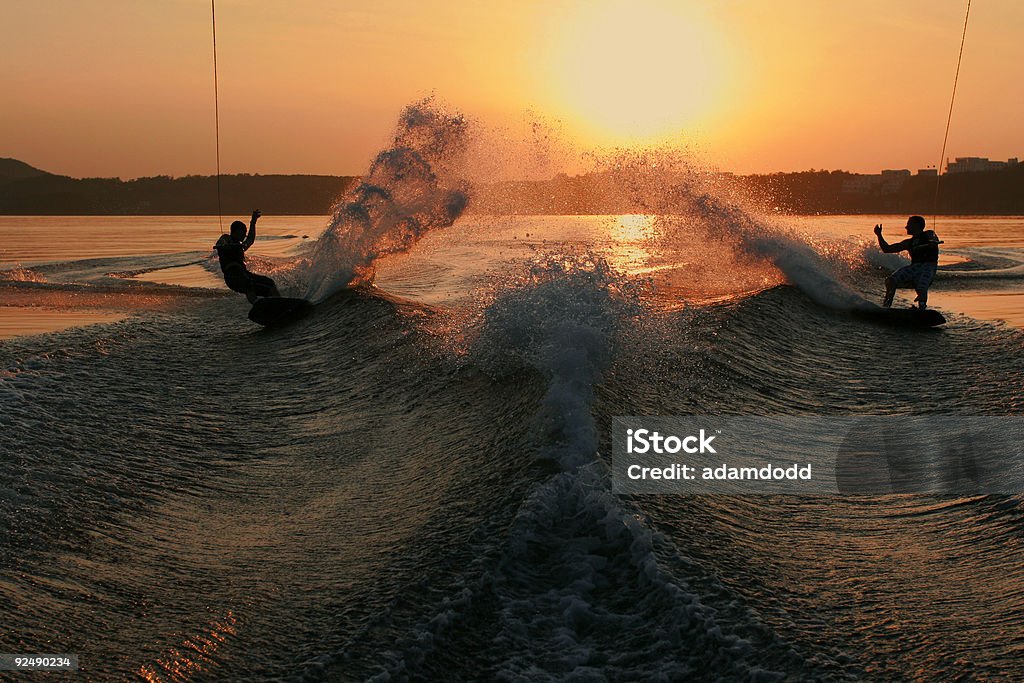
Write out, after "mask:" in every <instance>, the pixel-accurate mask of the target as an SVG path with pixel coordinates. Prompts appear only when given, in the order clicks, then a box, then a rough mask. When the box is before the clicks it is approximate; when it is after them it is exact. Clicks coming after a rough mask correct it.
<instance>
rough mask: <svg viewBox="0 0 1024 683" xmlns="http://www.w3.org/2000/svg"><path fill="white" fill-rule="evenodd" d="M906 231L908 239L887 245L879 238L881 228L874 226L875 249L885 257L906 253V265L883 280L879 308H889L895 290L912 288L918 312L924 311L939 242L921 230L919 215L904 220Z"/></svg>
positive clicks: (935, 236)
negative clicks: (876, 241) (883, 284)
mask: <svg viewBox="0 0 1024 683" xmlns="http://www.w3.org/2000/svg"><path fill="white" fill-rule="evenodd" d="M906 229H907V234H908V235H910V239H905V240H903V241H902V242H897V243H895V244H889V243H888V242H886V241H885V238H884V237H882V226H881V225H876V226H875V235H876V236H877V237H878V246H879V247H880V248H881V249H882V251H884V252H885V253H886V254H895V253H898V252H901V251H908V252H910V265H909V266H903V267H902V268H900V269H899V270H897V271H896V272H894V273H893V274H892V275H890V276H889V277H887V278H886V279H885V299H884V300H883V301H882V305H883V306H885V307H886V308H889V307H890V306H892V300H893V297H894V296H896V288H897V287H913V288H914V291H916V292H917V299H915V301H917V305H918V306H919V307H920V308H921V309H924V308H927V306H928V288H929V287H930V286H931V284H932V280H933V279H934V278H935V270H936V269H937V268H938V264H939V245H940V244H942V242H941V241H940V240H939V237H938V235H936V234H935V231H933V230H925V229H924V218H922V217H921V216H911V217H910V218H908V219H907V228H906Z"/></svg>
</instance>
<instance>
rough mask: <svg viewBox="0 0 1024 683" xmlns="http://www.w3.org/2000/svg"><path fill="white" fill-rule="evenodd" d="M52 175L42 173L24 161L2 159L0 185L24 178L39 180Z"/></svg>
mask: <svg viewBox="0 0 1024 683" xmlns="http://www.w3.org/2000/svg"><path fill="white" fill-rule="evenodd" d="M52 175H53V174H52V173H47V172H46V171H40V170H39V169H38V168H36V167H35V166H29V165H28V164H26V163H25V162H24V161H18V160H17V159H4V158H0V183H2V182H6V181H9V180H22V179H24V178H39V177H41V176H52Z"/></svg>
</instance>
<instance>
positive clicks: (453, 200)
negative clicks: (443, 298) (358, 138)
mask: <svg viewBox="0 0 1024 683" xmlns="http://www.w3.org/2000/svg"><path fill="white" fill-rule="evenodd" d="M465 135H466V122H465V120H464V119H463V118H462V117H461V116H456V115H451V114H448V113H445V112H444V111H442V110H441V109H440V108H439V107H438V106H437V105H436V104H435V103H434V102H433V100H431V99H427V100H423V101H421V102H417V103H416V104H413V105H410V106H408V107H406V108H405V109H404V110H403V111H402V114H401V116H400V117H399V121H398V128H397V131H396V133H395V138H394V142H393V144H392V146H391V147H390V148H389V149H386V150H384V151H383V152H381V153H380V154H378V155H377V158H376V159H374V161H373V164H372V165H371V166H370V170H369V171H368V172H367V174H366V175H365V176H364V177H363V180H362V182H361V183H359V185H358V186H357V187H356V188H354V189H353V190H351V191H350V192H349V193H347V194H346V195H345V196H344V197H342V198H341V200H340V201H339V202H338V204H337V205H336V207H335V210H334V216H333V218H332V219H331V223H330V225H329V226H328V228H327V230H326V231H325V232H324V234H323V236H322V237H321V238H320V239H319V240H318V241H317V242H316V244H315V245H314V247H313V251H312V254H311V257H310V259H309V277H308V281H309V285H308V287H307V291H306V298H308V299H310V300H312V301H315V302H319V301H322V300H323V299H325V298H327V297H328V296H330V295H331V294H333V293H335V292H337V291H338V290H340V289H342V288H343V287H345V286H346V285H348V284H350V283H352V282H353V281H357V282H359V281H363V282H368V281H371V280H372V279H373V270H372V264H373V262H374V260H375V259H377V258H379V257H380V256H383V255H385V254H389V253H396V252H402V251H406V250H408V249H409V248H410V247H411V246H412V245H413V244H415V243H416V241H417V240H418V239H420V238H421V237H422V236H423V235H424V234H426V233H427V232H428V231H429V230H431V229H433V228H438V227H447V226H449V225H451V224H452V223H454V222H455V220H456V219H457V218H458V217H459V216H460V215H461V214H462V212H463V210H465V208H466V203H467V201H468V197H467V194H466V192H465V190H464V189H462V188H461V187H460V184H461V181H458V180H457V179H455V178H454V177H453V169H455V168H457V167H458V158H459V155H460V154H461V153H462V151H463V149H464V146H465Z"/></svg>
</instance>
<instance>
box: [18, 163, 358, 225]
mask: <svg viewBox="0 0 1024 683" xmlns="http://www.w3.org/2000/svg"><path fill="white" fill-rule="evenodd" d="M358 180H359V178H358V177H356V176H324V175H250V174H247V173H243V174H236V175H224V176H221V178H220V198H221V211H222V212H223V214H224V215H225V216H230V215H235V214H237V215H239V216H246V215H248V214H249V212H250V211H252V210H253V209H254V208H259V209H262V210H263V211H264V212H266V213H273V214H279V215H303V214H310V215H323V214H327V213H330V212H331V206H332V204H333V203H334V202H335V201H337V199H338V198H339V197H341V196H342V194H344V192H345V191H346V190H347V189H348V188H349V187H351V186H352V185H353V183H355V182H357V181H358ZM217 212H218V205H217V178H216V176H185V177H183V178H172V177H170V176H155V177H152V178H136V179H134V180H120V179H118V178H70V177H68V176H60V175H54V174H52V173H47V172H46V171H41V170H40V169H38V168H34V167H33V166H30V165H29V164H26V163H24V162H22V161H18V160H16V159H0V215H9V216H10V215H14V216H46V215H53V216H69V215H70V216H89V215H99V216H103V215H137V216H174V215H182V216H216V215H217Z"/></svg>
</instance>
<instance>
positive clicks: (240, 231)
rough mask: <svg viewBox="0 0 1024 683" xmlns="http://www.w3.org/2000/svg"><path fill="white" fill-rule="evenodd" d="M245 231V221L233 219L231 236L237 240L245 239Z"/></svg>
mask: <svg viewBox="0 0 1024 683" xmlns="http://www.w3.org/2000/svg"><path fill="white" fill-rule="evenodd" d="M245 232H246V228H245V223H243V222H242V221H235V222H234V223H232V224H231V236H232V237H234V238H235V239H236V240H238V241H239V242H241V241H242V240H244V239H245Z"/></svg>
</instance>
